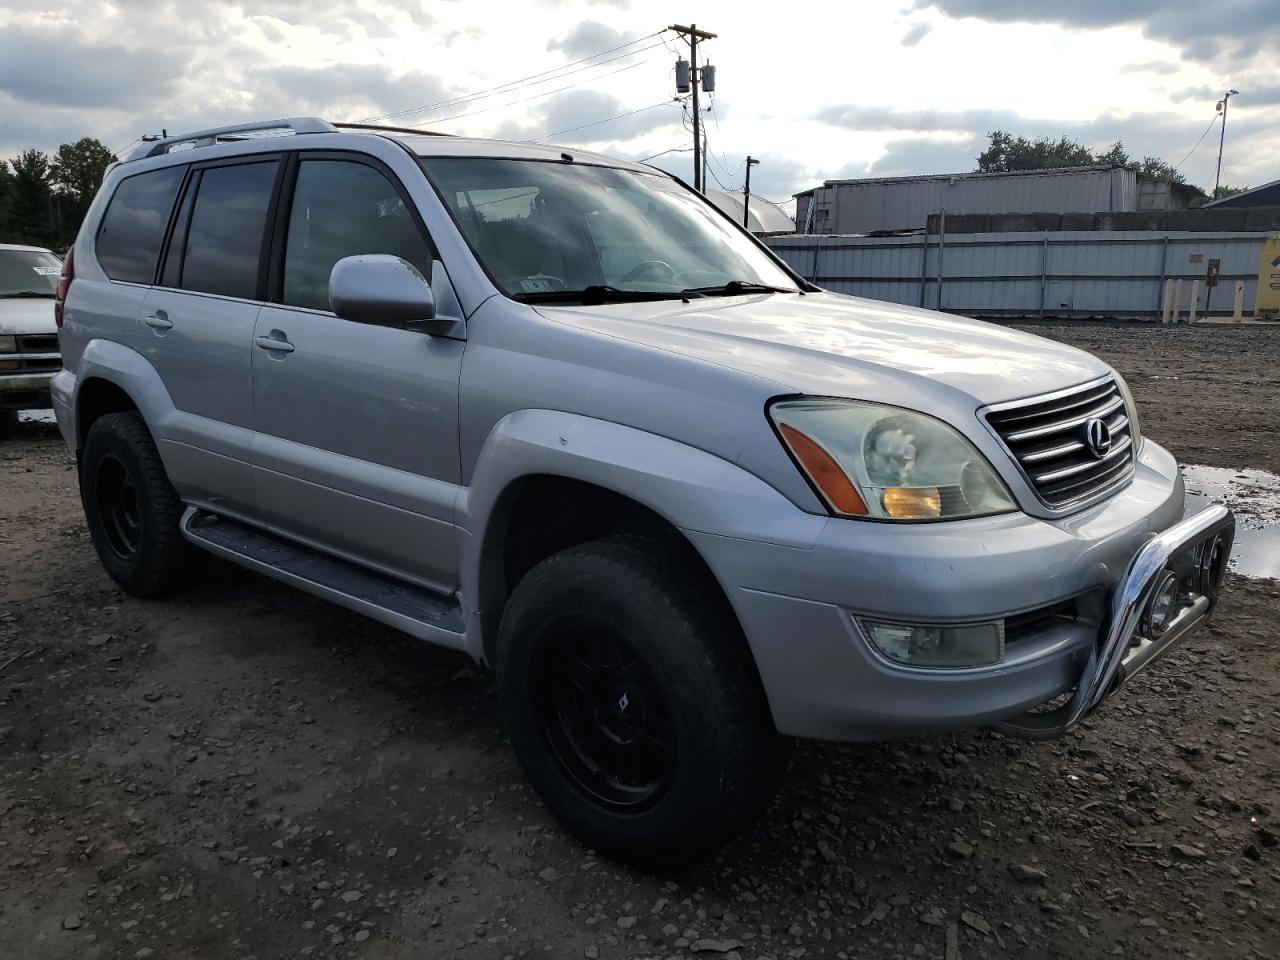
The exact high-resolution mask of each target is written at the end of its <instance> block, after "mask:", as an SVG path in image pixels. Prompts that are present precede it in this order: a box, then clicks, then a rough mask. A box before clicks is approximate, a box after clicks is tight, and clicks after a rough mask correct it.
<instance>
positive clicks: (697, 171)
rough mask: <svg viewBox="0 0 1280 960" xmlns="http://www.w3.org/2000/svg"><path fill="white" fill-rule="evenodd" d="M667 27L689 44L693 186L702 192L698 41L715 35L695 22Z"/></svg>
mask: <svg viewBox="0 0 1280 960" xmlns="http://www.w3.org/2000/svg"><path fill="white" fill-rule="evenodd" d="M667 29H668V30H671V31H672V32H674V33H678V34H680V36H682V37H684V39H685V41H686V42H687V43H688V44H689V66H690V74H689V81H690V86H691V87H692V88H693V188H694V189H695V190H697V191H698V192H699V193H703V192H705V190H706V184H705V183H704V182H703V176H702V115H701V113H699V112H698V86H699V83H698V81H699V79H700V77H699V76H698V73H699V71H698V41H699V40H714V39H715V37H716V35H715V34H714V33H708V32H707V31H706V30H699V29H698V25H697V24H696V23H694V24H690V25H689V26H687V27H686V26H684V25H682V24H679V23H673V24H672V25H671V26H669V27H667ZM681 92H683V91H681Z"/></svg>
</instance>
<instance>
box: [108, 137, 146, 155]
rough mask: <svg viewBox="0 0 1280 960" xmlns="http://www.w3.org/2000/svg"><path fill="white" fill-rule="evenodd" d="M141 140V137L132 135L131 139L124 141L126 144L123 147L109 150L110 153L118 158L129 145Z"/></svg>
mask: <svg viewBox="0 0 1280 960" xmlns="http://www.w3.org/2000/svg"><path fill="white" fill-rule="evenodd" d="M141 141H142V138H141V137H134V138H133V139H132V140H130V141H129V142H128V143H126V144H125V145H124V146H123V147H121V148H120V149H119V150H112V151H111V155H112V156H113V157H116V158H119V156H120V154H122V153H124V152H125V151H126V150H128V149H129V148H130V147H132V146H133V145H134V144H135V143H140V142H141Z"/></svg>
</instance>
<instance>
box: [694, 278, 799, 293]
mask: <svg viewBox="0 0 1280 960" xmlns="http://www.w3.org/2000/svg"><path fill="white" fill-rule="evenodd" d="M683 292H684V293H685V294H686V295H688V294H698V295H699V296H704V297H736V296H738V295H739V294H743V293H801V292H802V291H800V290H788V289H787V288H786V287H772V286H770V285H769V284H767V283H754V282H752V281H750V280H730V281H729V282H728V283H726V284H722V285H721V286H718V287H690V288H689V289H687V290H685V291H683Z"/></svg>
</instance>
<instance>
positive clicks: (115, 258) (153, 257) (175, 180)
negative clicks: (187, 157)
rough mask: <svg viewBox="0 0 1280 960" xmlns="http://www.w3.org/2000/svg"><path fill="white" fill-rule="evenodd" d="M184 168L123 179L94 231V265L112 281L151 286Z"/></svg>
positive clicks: (153, 171) (170, 168) (179, 167)
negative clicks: (95, 235) (95, 231)
mask: <svg viewBox="0 0 1280 960" xmlns="http://www.w3.org/2000/svg"><path fill="white" fill-rule="evenodd" d="M185 173H186V167H185V166H176V167H165V168H163V169H161V170H152V171H149V172H147V173H139V174H137V175H135V176H132V177H126V178H125V179H124V180H121V181H120V185H119V186H118V187H116V192H115V193H114V194H113V195H112V197H111V202H110V203H109V204H108V205H107V212H106V213H105V214H103V217H102V225H101V226H100V227H99V228H98V238H97V244H96V246H97V255H98V263H100V264H101V265H102V269H103V270H104V271H105V272H106V274H107V276H108V277H110V278H111V279H112V280H126V281H128V282H130V283H153V282H154V281H155V276H156V264H157V262H158V261H159V259H160V246H161V244H162V243H163V242H164V232H165V228H166V227H167V226H168V225H169V214H170V213H172V212H173V203H174V200H176V199H177V196H178V188H179V187H180V186H182V178H183V176H184V174H185Z"/></svg>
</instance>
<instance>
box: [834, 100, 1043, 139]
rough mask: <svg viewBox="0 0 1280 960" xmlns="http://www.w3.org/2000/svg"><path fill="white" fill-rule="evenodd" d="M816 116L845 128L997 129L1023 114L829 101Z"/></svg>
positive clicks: (1020, 121)
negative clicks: (905, 107)
mask: <svg viewBox="0 0 1280 960" xmlns="http://www.w3.org/2000/svg"><path fill="white" fill-rule="evenodd" d="M814 118H815V119H816V120H819V121H821V122H822V123H827V124H830V125H831V126H835V127H843V128H845V129H846V130H983V131H984V132H985V131H987V130H997V129H1009V128H1011V127H1013V126H1014V125H1016V124H1018V123H1025V122H1027V121H1025V120H1024V119H1023V118H1021V117H1019V116H1018V114H1016V113H1014V112H1013V111H1012V110H985V109H983V110H931V109H926V110H896V109H894V108H893V107H881V106H868V105H863V104H833V105H832V106H829V107H823V108H821V109H820V110H818V111H817V112H816V113H815V114H814Z"/></svg>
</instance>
